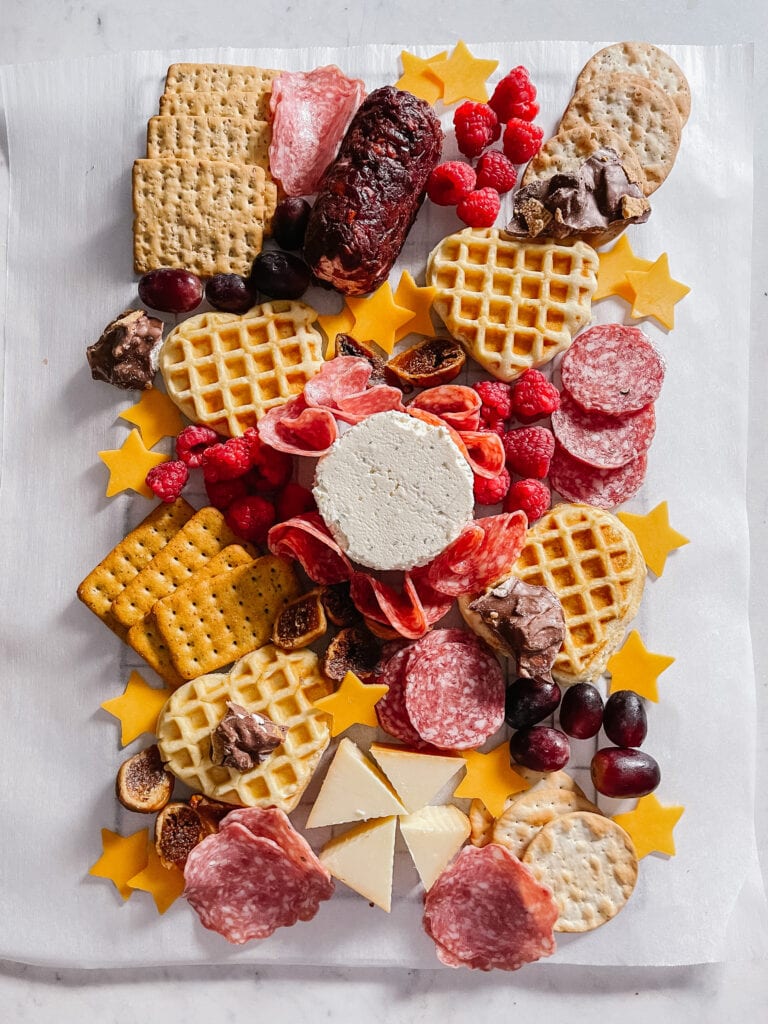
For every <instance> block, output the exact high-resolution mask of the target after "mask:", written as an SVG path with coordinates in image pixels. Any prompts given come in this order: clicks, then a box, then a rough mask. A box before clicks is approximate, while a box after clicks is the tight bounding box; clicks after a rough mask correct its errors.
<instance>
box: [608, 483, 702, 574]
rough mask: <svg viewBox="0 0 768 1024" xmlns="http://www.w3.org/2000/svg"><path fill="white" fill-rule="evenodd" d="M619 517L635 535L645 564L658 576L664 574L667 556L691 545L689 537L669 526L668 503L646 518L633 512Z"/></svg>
mask: <svg viewBox="0 0 768 1024" xmlns="http://www.w3.org/2000/svg"><path fill="white" fill-rule="evenodd" d="M617 515H618V518H619V519H620V520H621V521H622V523H624V525H625V526H627V527H629V529H630V530H631V531H632V533H634V535H635V538H636V540H637V543H638V544H639V545H640V550H641V551H642V553H643V558H644V559H645V564H646V565H647V566H648V568H649V569H650V570H651V572H652V573H654V574H655V575H656V576H661V575H662V573H663V572H664V566H665V565H666V562H667V556H668V555H669V553H670V552H671V551H674V550H675V549H676V548H681V547H683V546H684V545H685V544H689V543H690V541H689V540H688V538H687V537H684V536H683V535H682V533H678V532H677V530H673V529H672V527H671V526H670V525H669V509H668V507H667V503H666V501H662V502H661V503H660V504H658V505H657V506H656V508H652V509H651V511H650V512H647V513H646V514H645V515H644V516H639V515H634V514H633V513H632V512H619V513H617Z"/></svg>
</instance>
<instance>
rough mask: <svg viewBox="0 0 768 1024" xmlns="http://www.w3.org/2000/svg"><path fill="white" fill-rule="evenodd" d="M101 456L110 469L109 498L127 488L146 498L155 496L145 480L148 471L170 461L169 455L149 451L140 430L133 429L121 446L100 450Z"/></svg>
mask: <svg viewBox="0 0 768 1024" xmlns="http://www.w3.org/2000/svg"><path fill="white" fill-rule="evenodd" d="M99 458H100V459H101V461H102V462H103V463H104V464H105V465H106V467H107V468H108V469H109V483H108V484H107V497H108V498H111V497H112V496H113V495H115V494H119V493H120V492H121V491H127V490H131V491H136V492H137V493H138V494H141V495H143V496H144V497H145V498H152V497H154V495H153V494H152V491H151V490H150V489H149V487H147V485H146V483H145V482H144V481H145V480H146V476H147V473H148V472H149V471H150V469H154V467H155V466H159V465H160V463H161V462H167V461H168V456H167V455H161V454H160V453H159V452H150V451H148V449H147V448H146V447H145V445H144V442H143V441H142V440H141V436H140V435H139V432H138V430H132V431H131V432H130V434H129V435H128V437H127V438H126V439H125V441H124V442H123V444H122V446H121V447H120V448H114V449H110V450H109V451H105V452H99Z"/></svg>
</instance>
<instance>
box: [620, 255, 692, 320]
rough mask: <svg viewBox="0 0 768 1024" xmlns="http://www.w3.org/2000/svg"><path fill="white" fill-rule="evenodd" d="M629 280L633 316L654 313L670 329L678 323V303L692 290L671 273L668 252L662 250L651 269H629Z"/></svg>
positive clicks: (653, 315) (638, 317)
mask: <svg viewBox="0 0 768 1024" xmlns="http://www.w3.org/2000/svg"><path fill="white" fill-rule="evenodd" d="M627 281H629V284H630V287H631V288H632V289H633V291H634V293H635V295H634V299H633V301H632V312H631V313H630V316H631V317H632V319H633V320H639V319H641V318H642V317H646V316H651V317H653V319H654V320H658V322H659V323H660V324H661V325H662V326H663V327H666V328H667V330H669V331H671V330H672V328H673V327H674V326H675V305H676V304H677V303H678V302H679V301H680V300H681V299H684V298H685V296H686V295H687V294H688V292H689V291H690V290H691V289H690V288H689V287H688V285H685V284H683V283H682V282H681V281H675V279H674V278H673V277H672V276H671V275H670V273H669V260H668V258H667V254H666V253H662V254H661V256H659V258H658V259H657V260H656V262H655V263H654V264H653V266H652V267H650V269H649V270H628V271H627Z"/></svg>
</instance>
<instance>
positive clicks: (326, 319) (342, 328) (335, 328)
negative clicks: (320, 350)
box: [317, 302, 355, 359]
mask: <svg viewBox="0 0 768 1024" xmlns="http://www.w3.org/2000/svg"><path fill="white" fill-rule="evenodd" d="M317 322H318V323H319V324H320V326H321V327H322V329H323V330H324V331H325V336H326V338H327V339H328V344H327V345H326V346H325V358H326V359H333V357H334V356H335V355H336V335H337V334H349V332H350V331H351V330H352V326H353V324H354V322H355V318H354V316H353V315H352V313H351V312H350V309H349V306H347V304H346V302H345V303H344V305H343V306H342V307H341V309H340V310H339V312H338V313H328V314H323V316H319V317H318V318H317Z"/></svg>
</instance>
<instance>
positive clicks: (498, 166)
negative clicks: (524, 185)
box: [476, 149, 517, 195]
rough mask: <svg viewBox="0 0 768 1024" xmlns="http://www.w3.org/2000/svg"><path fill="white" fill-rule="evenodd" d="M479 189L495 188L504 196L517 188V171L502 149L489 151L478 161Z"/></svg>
mask: <svg viewBox="0 0 768 1024" xmlns="http://www.w3.org/2000/svg"><path fill="white" fill-rule="evenodd" d="M476 170H477V187H478V188H495V189H496V191H497V192H498V193H500V194H501V195H503V194H504V193H505V192H509V190H510V189H511V188H514V187H515V182H516V181H517V171H516V170H515V165H514V164H513V163H512V161H511V160H509V159H508V158H507V157H505V156H504V154H503V153H502V152H501V150H500V149H489V150H488V152H487V153H483V155H482V156H481V157H480V159H479V160H478V161H477V168H476Z"/></svg>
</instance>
